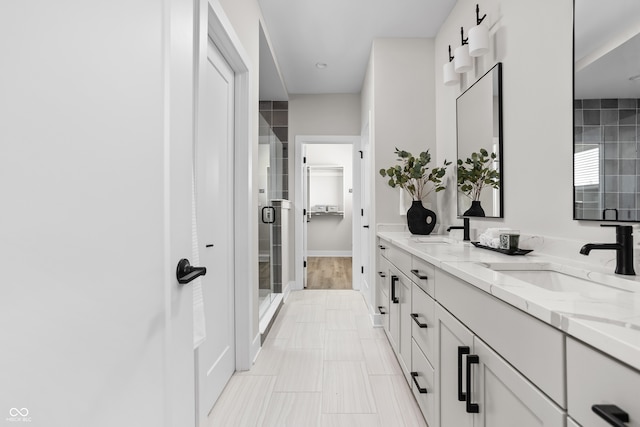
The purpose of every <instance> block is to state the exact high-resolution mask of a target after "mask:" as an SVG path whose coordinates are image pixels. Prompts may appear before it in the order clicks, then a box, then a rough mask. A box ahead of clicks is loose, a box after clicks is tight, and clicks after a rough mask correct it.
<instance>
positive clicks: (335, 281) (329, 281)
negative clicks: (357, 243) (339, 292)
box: [307, 257, 353, 289]
mask: <svg viewBox="0 0 640 427" xmlns="http://www.w3.org/2000/svg"><path fill="white" fill-rule="evenodd" d="M351 264H352V262H351V257H308V258H307V289H352V288H353V286H352V283H351V280H352V276H351V274H352V273H351V271H352V270H351Z"/></svg>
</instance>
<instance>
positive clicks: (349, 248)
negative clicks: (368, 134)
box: [295, 136, 361, 289]
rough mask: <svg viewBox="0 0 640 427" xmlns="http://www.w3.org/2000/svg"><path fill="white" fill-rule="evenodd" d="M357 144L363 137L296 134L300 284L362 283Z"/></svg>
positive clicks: (352, 285) (338, 285)
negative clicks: (359, 262) (359, 253)
mask: <svg viewBox="0 0 640 427" xmlns="http://www.w3.org/2000/svg"><path fill="white" fill-rule="evenodd" d="M359 144H360V137H359V136H297V137H296V169H297V170H296V176H297V177H298V179H297V180H296V183H295V187H296V188H295V190H296V200H297V201H298V203H297V205H296V211H297V212H296V213H298V212H299V214H298V215H297V218H298V219H297V220H296V221H295V227H296V248H298V249H296V268H295V271H296V287H297V288H298V289H303V288H307V289H359V288H360V286H359V281H360V279H361V277H360V276H361V271H360V268H359V266H358V267H354V265H357V264H354V263H353V260H354V259H358V256H357V253H358V251H359V250H360V235H359V233H358V234H357V235H356V233H355V232H354V230H358V229H359V227H360V223H361V216H360V210H359V205H360V200H359V198H360V178H361V177H360V169H359V163H358V162H357V161H356V160H355V159H356V157H358V156H359V154H358V152H359V148H360V146H359ZM358 158H359V157H358Z"/></svg>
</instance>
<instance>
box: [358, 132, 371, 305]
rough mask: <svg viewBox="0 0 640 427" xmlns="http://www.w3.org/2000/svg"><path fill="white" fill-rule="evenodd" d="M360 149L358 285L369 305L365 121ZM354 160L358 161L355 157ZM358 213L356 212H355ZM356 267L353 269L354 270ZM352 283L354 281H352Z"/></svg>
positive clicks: (369, 240)
mask: <svg viewBox="0 0 640 427" xmlns="http://www.w3.org/2000/svg"><path fill="white" fill-rule="evenodd" d="M361 149H362V150H361V151H360V160H359V161H360V215H361V222H360V224H361V229H360V233H359V234H360V236H359V239H360V253H359V254H358V255H359V258H360V263H361V265H362V274H361V275H360V277H361V279H362V285H361V286H360V290H361V292H364V293H365V298H366V299H367V301H368V302H369V305H370V306H375V301H374V295H373V290H372V288H371V286H370V284H373V280H374V279H373V278H372V277H373V276H372V271H371V267H370V266H371V246H370V245H371V243H370V242H371V232H372V227H374V225H373V224H371V222H370V216H369V213H370V210H369V209H370V198H371V196H370V193H369V192H370V191H371V177H370V176H369V171H370V159H369V124H368V123H367V124H366V125H365V126H364V128H363V132H362V143H361ZM356 161H358V160H357V159H356ZM355 214H356V215H357V214H358V213H357V212H356V213H355ZM355 270H356V269H354V272H355ZM354 283H356V282H355V281H354Z"/></svg>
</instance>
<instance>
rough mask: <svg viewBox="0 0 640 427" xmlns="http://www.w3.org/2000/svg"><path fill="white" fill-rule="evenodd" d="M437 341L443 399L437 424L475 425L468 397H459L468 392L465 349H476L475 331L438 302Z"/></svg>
mask: <svg viewBox="0 0 640 427" xmlns="http://www.w3.org/2000/svg"><path fill="white" fill-rule="evenodd" d="M436 342H437V343H438V344H437V345H436V346H437V348H438V351H437V353H436V354H437V360H436V365H437V367H436V389H437V390H438V392H439V393H438V394H439V396H438V397H439V399H440V404H439V405H436V406H437V407H439V412H438V411H436V425H439V426H441V427H472V426H473V417H472V414H469V413H467V412H466V406H465V401H461V400H460V399H459V398H460V397H461V393H465V392H466V385H465V384H464V381H463V380H464V378H465V373H466V371H465V370H464V364H465V361H466V356H464V352H465V350H467V352H468V353H470V352H472V351H473V334H472V333H471V332H470V331H469V330H468V329H467V328H465V327H464V326H463V325H462V323H460V322H459V321H458V320H456V319H455V318H454V317H453V316H452V315H451V314H449V312H447V311H446V310H445V309H444V308H442V306H440V305H439V304H436ZM438 420H439V421H438ZM487 427H489V426H487Z"/></svg>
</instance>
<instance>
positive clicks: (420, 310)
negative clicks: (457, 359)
mask: <svg viewBox="0 0 640 427" xmlns="http://www.w3.org/2000/svg"><path fill="white" fill-rule="evenodd" d="M412 286H413V288H412V292H413V294H412V295H411V317H412V319H411V320H412V324H411V335H412V336H413V339H414V340H415V342H416V344H418V347H420V350H422V352H423V353H424V354H425V355H426V356H427V358H428V359H429V360H434V359H433V358H434V354H435V342H436V341H435V334H436V327H435V326H436V302H435V301H434V300H433V298H431V297H430V296H429V295H427V294H426V293H425V292H424V291H423V290H422V289H421V288H419V287H418V285H416V284H415V283H414V284H413V285H412ZM414 314H416V315H417V316H415V317H414V316H413V315H414ZM418 322H419V323H421V324H423V325H426V328H425V327H420V325H418Z"/></svg>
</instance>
